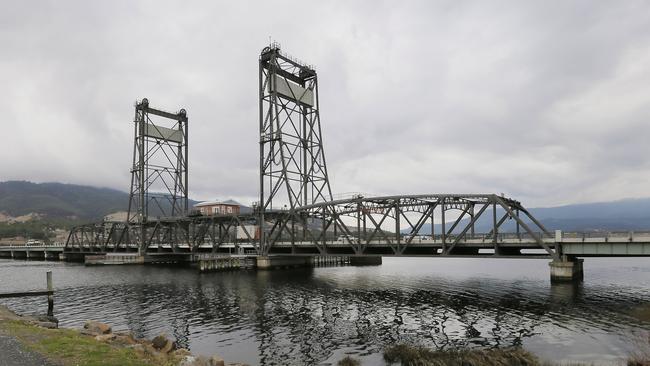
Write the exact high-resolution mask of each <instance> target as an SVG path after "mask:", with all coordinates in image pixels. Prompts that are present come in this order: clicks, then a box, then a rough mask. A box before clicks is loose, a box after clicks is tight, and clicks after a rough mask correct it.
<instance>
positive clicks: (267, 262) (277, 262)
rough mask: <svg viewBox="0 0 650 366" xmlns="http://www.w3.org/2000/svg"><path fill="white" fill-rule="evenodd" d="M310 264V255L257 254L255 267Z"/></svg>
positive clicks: (302, 265) (266, 267)
mask: <svg viewBox="0 0 650 366" xmlns="http://www.w3.org/2000/svg"><path fill="white" fill-rule="evenodd" d="M311 265H312V257H282V256H270V257H265V256H259V257H257V258H256V267H257V269H274V268H289V267H310V266H311Z"/></svg>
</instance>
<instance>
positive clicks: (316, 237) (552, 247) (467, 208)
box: [66, 194, 650, 259]
mask: <svg viewBox="0 0 650 366" xmlns="http://www.w3.org/2000/svg"><path fill="white" fill-rule="evenodd" d="M452 213H455V216H456V219H455V220H454V221H449V222H447V221H446V220H445V219H444V218H445V216H449V215H450V214H452ZM436 217H440V218H441V219H439V221H440V222H439V224H438V227H439V229H440V232H439V233H436V232H435V231H433V232H429V233H426V234H423V233H422V228H423V226H424V225H425V224H427V223H428V224H430V227H431V228H435V227H436V224H435V222H436ZM481 218H483V219H484V220H485V219H488V220H490V221H491V223H492V228H491V230H490V231H489V232H488V233H476V232H475V226H476V223H477V222H478V221H479V220H480V219H481ZM266 219H267V220H268V222H267V226H269V230H268V233H267V242H266V243H261V241H260V240H259V233H256V232H255V228H257V227H259V222H258V220H259V215H258V214H256V213H252V214H247V215H214V216H196V217H183V218H169V219H160V220H155V221H150V222H148V223H147V224H146V225H144V232H145V235H146V237H145V238H144V240H142V238H141V237H140V235H141V234H142V232H143V230H142V229H143V226H142V225H137V224H129V223H125V222H100V223H94V224H88V225H82V226H79V227H77V228H75V230H73V231H72V232H71V234H70V237H69V239H68V242H67V244H66V250H67V251H73V252H79V253H88V254H96V253H111V252H139V253H146V254H148V255H156V254H159V255H160V254H164V255H167V254H177V255H181V256H183V255H185V256H187V255H192V254H203V253H212V254H215V255H229V254H255V255H291V256H314V255H318V256H327V255H333V256H340V255H352V256H363V255H380V256H490V257H528V258H550V259H559V258H560V257H561V256H563V255H564V256H565V255H573V256H650V233H628V232H625V233H608V234H599V233H595V234H591V235H589V234H584V233H571V234H564V235H561V236H559V237H558V235H557V234H558V233H551V232H549V231H548V230H546V229H545V228H544V226H543V225H542V224H540V223H539V222H538V221H537V220H536V219H535V218H534V217H533V216H532V215H531V214H530V213H529V212H528V211H527V210H526V209H525V208H524V207H522V206H521V204H520V203H519V202H517V201H515V200H512V199H508V198H504V197H501V196H498V195H477V194H471V195H419V196H390V197H368V198H366V197H357V198H353V199H345V200H337V201H331V202H324V203H320V204H314V205H310V206H305V207H301V208H298V209H297V210H294V211H270V212H267V214H266ZM510 220H512V221H514V223H515V227H516V229H515V231H514V232H500V230H499V229H500V228H501V227H502V226H503V225H504V223H506V222H508V221H510ZM404 226H406V227H407V229H406V230H405V229H403V228H404ZM391 228H392V229H391ZM140 243H144V244H140Z"/></svg>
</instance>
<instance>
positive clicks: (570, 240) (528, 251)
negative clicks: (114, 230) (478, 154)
mask: <svg viewBox="0 0 650 366" xmlns="http://www.w3.org/2000/svg"><path fill="white" fill-rule="evenodd" d="M555 234H556V235H555V237H551V238H549V237H543V238H541V240H542V241H543V242H544V243H545V244H546V245H547V246H548V247H550V248H551V249H552V250H554V251H556V250H557V251H558V252H559V253H560V254H561V255H564V256H573V257H645V256H649V257H650V232H608V233H563V232H561V231H556V233H555ZM407 240H408V239H405V240H404V241H403V242H401V243H397V242H393V241H388V240H377V239H375V240H372V241H368V242H363V243H362V244H359V243H358V241H355V240H354V239H351V242H348V241H346V240H328V241H325V242H324V243H325V246H324V248H326V250H325V251H321V250H319V246H317V245H316V244H315V243H314V242H312V241H294V242H290V241H276V242H275V244H274V246H273V247H272V248H271V251H270V252H269V253H268V255H269V256H278V255H279V256H328V255H332V256H341V255H346V256H355V255H358V254H357V253H355V251H354V249H353V245H362V246H363V253H362V254H361V255H362V256H382V257H393V256H404V257H409V256H417V257H441V256H444V257H495V258H513V257H514V258H547V259H553V256H552V255H550V254H549V253H547V252H546V251H545V250H544V249H541V248H540V246H539V243H538V240H539V239H532V238H530V237H526V236H524V235H520V236H519V237H517V235H516V234H499V235H498V241H497V249H495V248H494V243H495V242H494V240H493V239H491V238H490V237H488V236H487V235H475V236H473V237H469V238H463V240H461V241H459V242H458V243H457V244H456V246H455V248H454V251H452V252H451V253H448V254H446V253H444V248H445V246H448V244H445V243H443V240H442V238H441V237H436V238H435V239H432V238H430V237H427V236H421V237H415V238H413V239H411V240H410V241H409V242H407ZM446 240H447V242H446V243H449V242H450V241H453V240H454V236H453V235H450V236H447V237H446ZM398 246H399V247H398ZM320 248H323V247H320ZM79 249H80V250H79V251H80V252H82V253H88V254H101V253H110V252H137V251H138V245H137V244H135V243H133V244H128V245H120V246H119V247H115V246H114V245H112V244H108V245H106V246H104V247H98V246H94V245H83V246H82V248H79ZM255 249H256V247H255V245H253V244H251V243H249V242H247V241H229V242H223V243H221V244H220V245H219V246H218V248H216V249H215V248H214V247H213V246H212V244H211V243H204V244H201V245H199V246H198V247H197V248H195V249H194V250H192V249H190V246H189V245H183V244H181V245H178V246H177V247H175V248H172V246H171V245H170V244H155V243H152V244H149V246H148V247H147V250H146V253H147V254H149V255H156V254H161V255H162V254H177V255H179V256H182V255H187V254H192V253H213V254H216V255H233V254H248V255H255V254H256V251H255ZM25 250H32V251H35V250H41V251H42V250H43V249H40V248H36V247H31V248H28V247H6V248H0V253H2V252H3V251H25ZM47 250H53V251H62V248H61V247H55V248H49V249H47Z"/></svg>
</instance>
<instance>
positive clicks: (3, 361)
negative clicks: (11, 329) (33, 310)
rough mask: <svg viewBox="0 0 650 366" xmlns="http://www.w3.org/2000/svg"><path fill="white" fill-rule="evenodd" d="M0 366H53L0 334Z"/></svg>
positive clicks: (14, 340)
mask: <svg viewBox="0 0 650 366" xmlns="http://www.w3.org/2000/svg"><path fill="white" fill-rule="evenodd" d="M0 366H54V364H53V363H50V362H49V361H47V360H46V359H45V358H43V356H41V355H39V354H37V353H35V352H31V351H28V350H26V349H25V348H24V347H23V346H22V345H21V344H20V342H18V341H17V340H16V339H14V338H12V337H9V336H6V335H4V334H0Z"/></svg>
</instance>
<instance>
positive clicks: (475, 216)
mask: <svg viewBox="0 0 650 366" xmlns="http://www.w3.org/2000/svg"><path fill="white" fill-rule="evenodd" d="M489 205H490V203H489V202H486V203H484V204H483V207H481V209H480V210H478V212H477V213H476V214H474V217H473V218H472V219H471V220H470V222H469V223H468V224H467V225H466V226H465V228H464V229H463V230H462V231H461V232H460V234H458V236H457V237H456V239H455V240H454V241H453V243H451V245H450V246H449V247H448V248H447V250H445V253H444V254H450V253H451V251H452V250H453V249H454V247H455V246H456V244H458V242H460V240H461V239H462V238H463V236H464V235H465V234H467V231H468V230H469V229H470V228H471V227H472V225H474V224H475V223H476V221H478V218H479V217H481V215H482V214H483V212H485V210H486V209H487V208H488V206H489Z"/></svg>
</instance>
